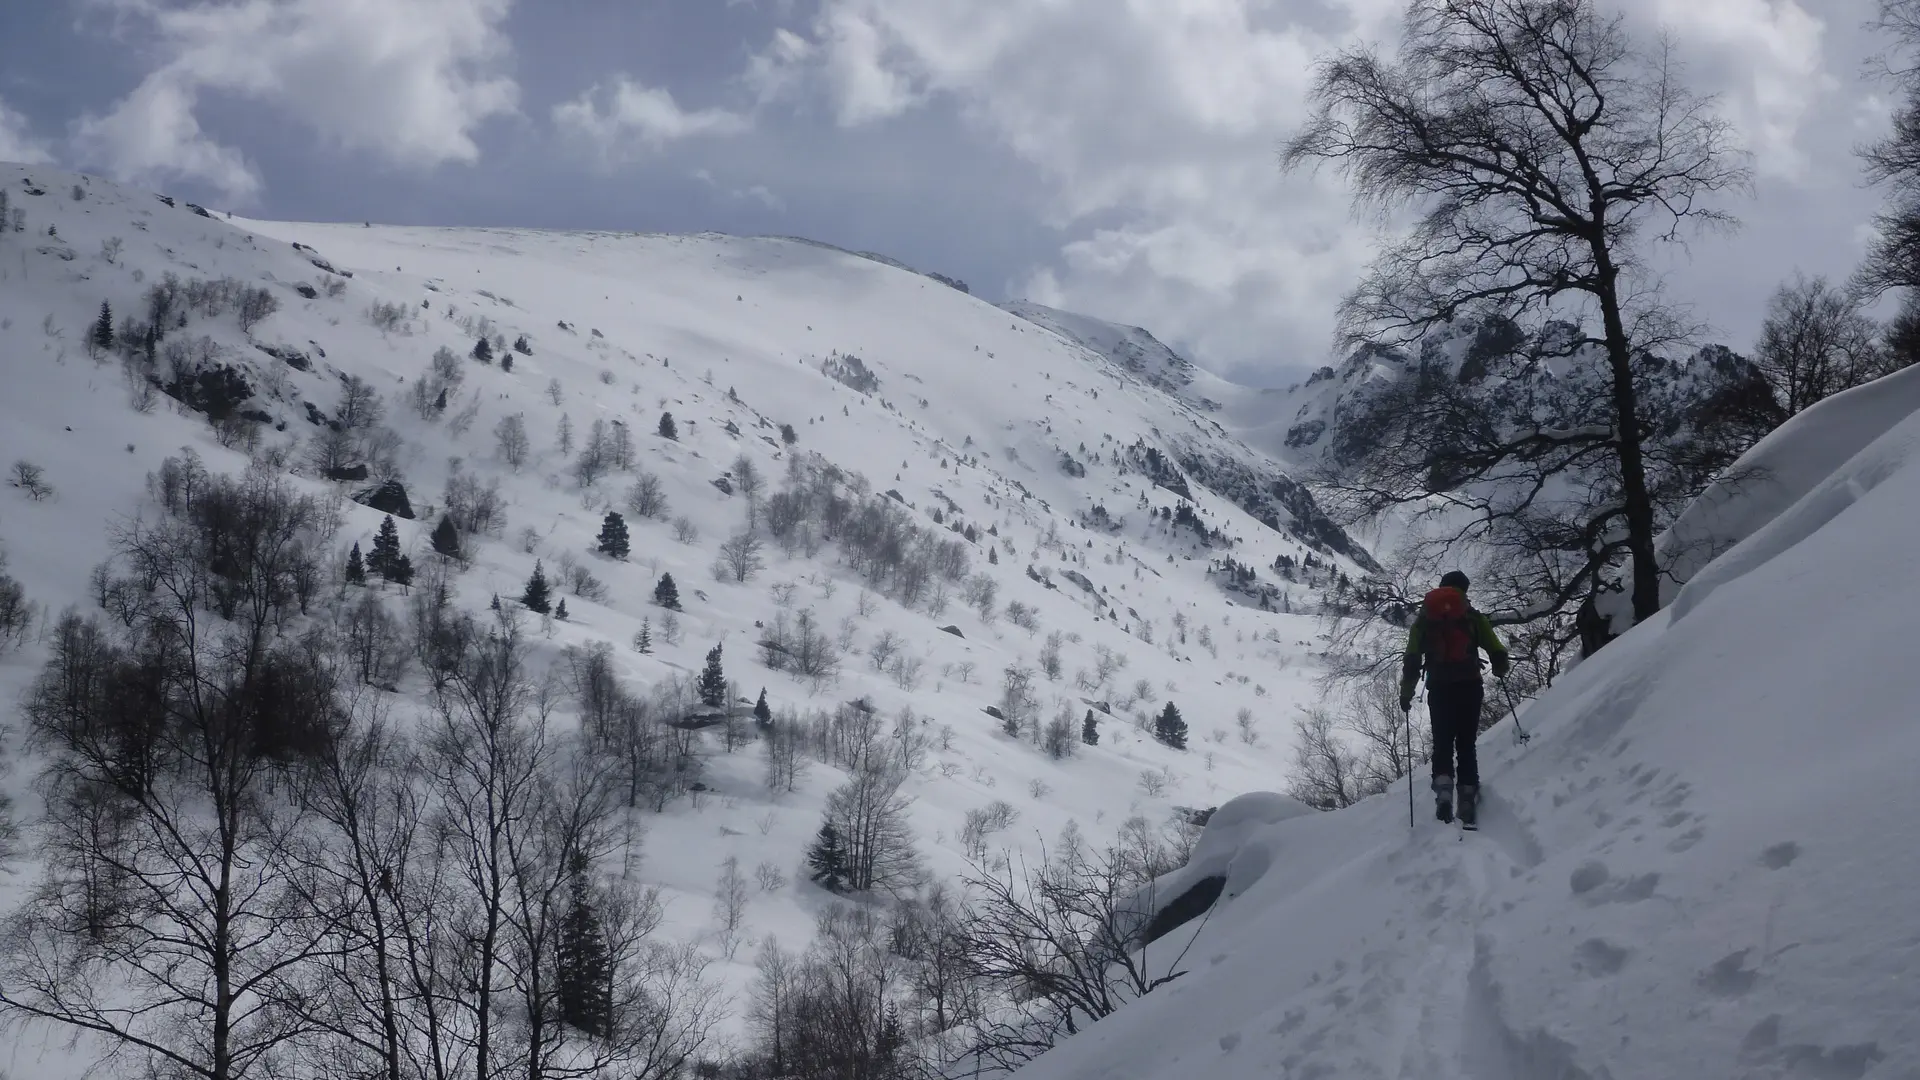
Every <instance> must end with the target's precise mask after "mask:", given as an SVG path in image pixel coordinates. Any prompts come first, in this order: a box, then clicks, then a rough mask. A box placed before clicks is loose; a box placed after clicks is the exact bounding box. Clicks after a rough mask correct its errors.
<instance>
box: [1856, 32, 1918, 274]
mask: <svg viewBox="0 0 1920 1080" xmlns="http://www.w3.org/2000/svg"><path fill="white" fill-rule="evenodd" d="M1874 29H1875V30H1877V31H1879V40H1880V41H1881V42H1883V43H1884V44H1885V45H1886V50H1885V51H1884V52H1883V53H1881V54H1880V55H1879V56H1878V57H1877V58H1876V64H1875V66H1876V67H1878V69H1879V71H1878V74H1880V75H1881V76H1882V77H1883V78H1884V79H1885V81H1887V82H1888V83H1889V84H1891V85H1892V86H1893V87H1894V90H1895V93H1896V94H1897V95H1898V101H1897V103H1896V104H1895V106H1894V110H1893V126H1892V128H1891V129H1890V130H1889V131H1887V133H1886V134H1884V135H1882V136H1881V137H1880V138H1879V139H1876V140H1874V141H1873V142H1871V143H1868V144H1867V145H1865V146H1863V147H1861V149H1860V156H1861V158H1862V160H1863V161H1864V162H1865V163H1866V167H1867V179H1868V180H1869V181H1871V182H1873V183H1875V184H1878V185H1880V186H1881V187H1883V188H1884V189H1885V190H1886V192H1887V202H1886V205H1885V206H1884V207H1883V208H1882V209H1881V211H1880V214H1879V215H1878V216H1877V217H1876V218H1875V219H1874V224H1875V226H1876V227H1877V228H1878V230H1879V235H1878V236H1877V237H1875V239H1874V242H1873V244H1872V245H1871V246H1870V247H1869V248H1868V249H1867V257H1866V259H1865V261H1864V262H1863V263H1862V264H1861V267H1860V272H1859V275H1858V279H1857V283H1858V284H1859V285H1860V286H1861V287H1862V289H1863V290H1864V291H1865V292H1866V293H1867V294H1868V295H1869V296H1880V295H1884V294H1885V293H1887V292H1891V291H1895V290H1901V291H1905V292H1906V293H1908V295H1909V298H1910V299H1909V309H1908V310H1910V311H1911V310H1914V309H1915V306H1916V304H1915V300H1914V294H1917V293H1920V0H1880V10H1879V17H1878V18H1877V19H1876V20H1875V22H1874Z"/></svg>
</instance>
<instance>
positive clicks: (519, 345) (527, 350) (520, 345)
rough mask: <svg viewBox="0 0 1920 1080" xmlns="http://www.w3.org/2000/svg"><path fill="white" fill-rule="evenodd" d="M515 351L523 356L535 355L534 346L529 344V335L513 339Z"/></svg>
mask: <svg viewBox="0 0 1920 1080" xmlns="http://www.w3.org/2000/svg"><path fill="white" fill-rule="evenodd" d="M513 351H514V352H517V353H519V354H520V355H521V356H532V355H533V346H532V345H529V344H527V335H525V334H521V335H520V336H519V337H517V338H514V339H513Z"/></svg>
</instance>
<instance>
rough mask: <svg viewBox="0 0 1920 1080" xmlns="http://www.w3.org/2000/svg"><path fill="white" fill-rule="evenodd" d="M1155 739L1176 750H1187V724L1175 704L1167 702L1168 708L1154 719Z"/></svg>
mask: <svg viewBox="0 0 1920 1080" xmlns="http://www.w3.org/2000/svg"><path fill="white" fill-rule="evenodd" d="M1153 737H1154V738H1156V739H1159V740H1160V741H1161V742H1163V743H1166V744H1167V745H1168V746H1171V747H1173V748H1174V749H1175V750H1185V749H1186V748H1187V722H1186V721H1185V720H1184V719H1182V718H1181V716H1180V710H1179V709H1178V708H1177V707H1175V705H1174V704H1173V702H1171V701H1169V702H1167V707H1166V708H1164V709H1161V710H1160V715H1159V716H1156V717H1154V720H1153Z"/></svg>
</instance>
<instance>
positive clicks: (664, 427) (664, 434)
mask: <svg viewBox="0 0 1920 1080" xmlns="http://www.w3.org/2000/svg"><path fill="white" fill-rule="evenodd" d="M660 437H661V438H663V439H672V440H674V441H675V442H678V441H680V428H679V427H678V426H677V425H676V424H674V422H673V414H672V413H670V412H663V413H661V414H660Z"/></svg>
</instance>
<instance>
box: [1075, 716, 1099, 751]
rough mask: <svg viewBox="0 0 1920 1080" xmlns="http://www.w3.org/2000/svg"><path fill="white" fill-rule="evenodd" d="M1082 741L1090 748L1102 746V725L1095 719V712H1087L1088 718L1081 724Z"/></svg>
mask: <svg viewBox="0 0 1920 1080" xmlns="http://www.w3.org/2000/svg"><path fill="white" fill-rule="evenodd" d="M1080 741H1081V742H1083V743H1086V744H1087V745H1088V746H1099V745H1100V725H1099V724H1098V723H1097V722H1095V721H1094V719H1093V710H1092V709H1088V710H1087V718H1086V719H1085V720H1083V721H1081V723H1080Z"/></svg>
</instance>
